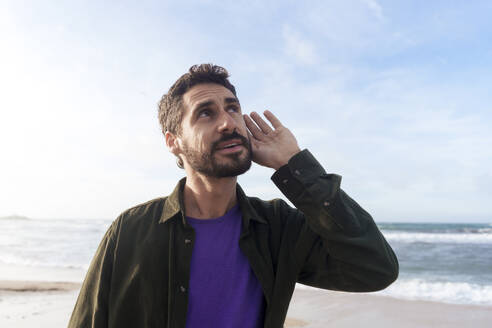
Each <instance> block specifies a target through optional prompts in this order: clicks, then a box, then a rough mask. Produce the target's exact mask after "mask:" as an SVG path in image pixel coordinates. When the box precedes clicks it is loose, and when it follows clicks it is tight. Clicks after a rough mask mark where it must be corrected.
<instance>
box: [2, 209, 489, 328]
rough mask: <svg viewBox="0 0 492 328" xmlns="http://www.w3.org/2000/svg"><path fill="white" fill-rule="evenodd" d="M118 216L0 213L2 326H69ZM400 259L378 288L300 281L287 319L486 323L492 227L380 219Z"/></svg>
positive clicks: (296, 322)
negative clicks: (354, 289)
mask: <svg viewBox="0 0 492 328" xmlns="http://www.w3.org/2000/svg"><path fill="white" fill-rule="evenodd" d="M110 223H111V220H82V219H81V220H60V219H52V220H49V219H43V220H37V219H3V220H0V327H1V328H5V327H8V328H10V327H14V328H18V327H20V328H22V327H66V326H67V323H68V320H69V317H70V314H71V312H72V310H73V307H74V305H75V301H76V298H77V295H78V292H79V289H80V285H81V282H82V280H83V279H84V276H85V272H86V271H87V268H88V265H89V262H90V260H91V258H92V256H93V255H94V252H95V250H96V248H97V245H98V243H99V241H100V240H101V238H102V235H103V234H104V232H105V231H106V229H107V227H108V226H109V224H110ZM380 228H381V229H382V232H383V234H384V235H385V237H386V238H387V239H388V241H389V242H390V244H391V245H392V247H393V249H394V250H395V252H396V254H397V256H398V259H399V263H400V276H399V278H398V280H397V281H396V282H395V283H394V284H392V285H391V286H390V287H388V288H387V289H386V290H384V291H382V292H378V293H364V294H357V293H341V292H332V291H322V290H318V289H315V288H310V287H306V286H303V285H298V286H297V288H296V291H295V293H294V295H293V298H292V302H291V305H290V308H289V312H288V315H287V320H286V325H285V326H286V327H392V328H393V327H432V328H436V327H488V326H490V322H492V277H491V275H490V272H491V270H492V267H491V263H492V225H490V224H479V225H477V224H399V223H395V224H393V223H386V224H381V225H380Z"/></svg>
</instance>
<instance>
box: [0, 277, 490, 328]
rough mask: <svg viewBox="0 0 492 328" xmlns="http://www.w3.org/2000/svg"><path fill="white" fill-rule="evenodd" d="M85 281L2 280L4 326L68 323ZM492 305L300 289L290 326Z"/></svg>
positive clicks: (471, 310) (411, 320)
mask: <svg viewBox="0 0 492 328" xmlns="http://www.w3.org/2000/svg"><path fill="white" fill-rule="evenodd" d="M79 288H80V283H74V282H49V281H16V280H3V281H0V327H2V328H11V327H12V328H27V327H39V328H44V327H52V328H57V327H66V326H67V323H68V319H69V317H70V314H71V312H72V309H73V306H74V304H75V300H76V298H77V295H78V291H79ZM491 321H492V307H491V306H478V305H456V304H445V303H439V302H428V301H412V300H402V299H396V298H393V297H389V296H380V295H374V294H367V293H365V294H357V293H341V292H332V291H322V290H316V289H296V291H295V293H294V296H293V298H292V302H291V305H290V308H289V312H288V314H287V320H286V322H285V327H289V328H295V327H303V328H311V327H312V328H314V327H316V328H318V327H320V328H321V327H337V328H345V327H378V328H386V327H388V328H390V327H392V328H394V327H433V328H438V327H489V326H490V322H491Z"/></svg>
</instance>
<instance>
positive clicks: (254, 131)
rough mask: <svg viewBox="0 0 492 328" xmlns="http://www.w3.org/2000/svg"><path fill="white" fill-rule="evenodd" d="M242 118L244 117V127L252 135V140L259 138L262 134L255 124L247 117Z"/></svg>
mask: <svg viewBox="0 0 492 328" xmlns="http://www.w3.org/2000/svg"><path fill="white" fill-rule="evenodd" d="M243 117H244V123H246V127H247V128H248V130H249V131H250V132H251V134H252V135H253V138H255V139H259V138H261V137H262V136H263V135H264V134H263V132H261V130H260V129H259V128H258V127H257V126H256V124H255V122H253V120H252V119H251V118H250V117H249V116H248V115H243Z"/></svg>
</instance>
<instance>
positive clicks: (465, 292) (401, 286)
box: [296, 278, 492, 306]
mask: <svg viewBox="0 0 492 328" xmlns="http://www.w3.org/2000/svg"><path fill="white" fill-rule="evenodd" d="M296 288H298V289H318V288H314V287H309V286H305V285H302V284H297V285H296ZM374 294H377V295H383V296H391V297H395V298H399V299H407V300H419V301H433V302H441V303H449V304H468V305H484V306H489V305H492V285H478V284H470V283H466V282H439V281H427V280H423V279H417V278H415V279H398V280H397V281H396V282H395V283H393V284H392V285H391V286H389V287H388V288H386V289H385V290H382V291H379V292H375V293H374Z"/></svg>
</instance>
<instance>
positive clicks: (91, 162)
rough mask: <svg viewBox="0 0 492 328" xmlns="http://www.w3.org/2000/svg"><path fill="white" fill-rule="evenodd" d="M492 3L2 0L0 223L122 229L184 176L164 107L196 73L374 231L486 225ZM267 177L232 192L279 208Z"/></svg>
mask: <svg viewBox="0 0 492 328" xmlns="http://www.w3.org/2000/svg"><path fill="white" fill-rule="evenodd" d="M491 11H492V2H490V1H466V2H465V1H438V0H437V1H382V0H349V1H327V0H324V1H251V0H250V1H230V2H225V1H212V0H210V1H205V0H202V1H138V2H136V1H135V2H128V1H49V2H47V1H18V0H16V1H13V0H12V1H10V0H0V40H1V43H0V154H1V157H0V216H7V215H12V214H17V215H24V216H28V217H32V218H67V219H70V218H72V219H77V218H116V217H117V216H118V215H119V214H120V213H121V212H122V211H124V210H125V209H127V208H129V207H132V206H134V205H137V204H139V203H142V202H145V201H147V200H150V199H153V198H156V197H162V196H165V195H167V194H169V193H170V192H171V191H172V190H173V189H174V187H175V185H176V183H177V181H178V179H180V178H181V177H183V176H184V171H183V170H180V169H179V168H178V167H177V166H176V164H175V159H174V156H173V155H172V154H171V153H170V152H169V151H168V150H167V148H166V146H165V143H164V138H163V135H162V133H161V130H160V126H159V123H158V120H157V102H158V101H159V99H160V98H161V96H162V95H163V94H165V93H167V90H168V89H169V87H170V86H171V85H172V84H173V83H174V81H175V80H177V79H178V78H179V76H181V75H182V74H183V73H185V72H186V71H187V70H188V68H189V67H190V66H192V65H193V64H198V63H214V64H218V65H220V66H223V67H225V68H226V69H227V70H228V71H229V72H230V74H231V82H232V83H233V84H234V85H235V86H236V90H237V92H238V97H239V99H240V101H241V106H242V110H243V112H245V113H249V112H251V111H259V112H261V111H263V110H265V109H269V110H271V111H272V112H273V113H275V114H276V115H277V116H278V117H279V119H280V120H281V121H282V123H283V124H284V125H285V126H287V127H288V128H289V129H290V130H291V131H292V132H293V133H294V135H295V136H296V138H297V140H298V143H299V145H300V147H301V148H303V149H304V148H307V149H309V151H311V153H313V154H314V156H315V157H316V158H317V159H318V161H319V162H320V163H321V164H322V165H323V167H324V168H325V170H326V171H327V172H329V173H337V174H340V175H342V177H343V178H342V188H343V189H344V190H345V191H346V192H347V193H348V194H349V195H350V196H351V197H352V198H354V199H355V200H357V202H358V203H359V204H360V205H361V206H362V207H364V208H365V209H366V210H367V211H368V212H370V213H371V214H372V216H373V218H374V219H375V220H376V222H378V221H381V222H384V221H393V222H492V165H491V162H492V129H491V128H490V127H491V126H492V105H491V104H492V92H490V88H491V85H492V74H491V73H492V70H491V68H492V42H491V41H490V35H492V21H491V20H490V13H491ZM272 174H273V170H272V169H268V168H264V167H260V166H258V165H256V164H255V165H253V167H252V168H251V170H250V171H249V172H247V173H246V174H244V175H242V176H240V177H239V183H240V184H241V186H242V187H243V189H245V191H246V193H247V194H248V195H251V196H259V197H261V198H264V199H272V198H277V197H282V198H284V199H285V197H284V196H283V195H282V194H281V192H280V191H279V190H278V189H277V188H276V187H275V185H274V184H273V183H272V181H271V180H270V177H271V175H272Z"/></svg>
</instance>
